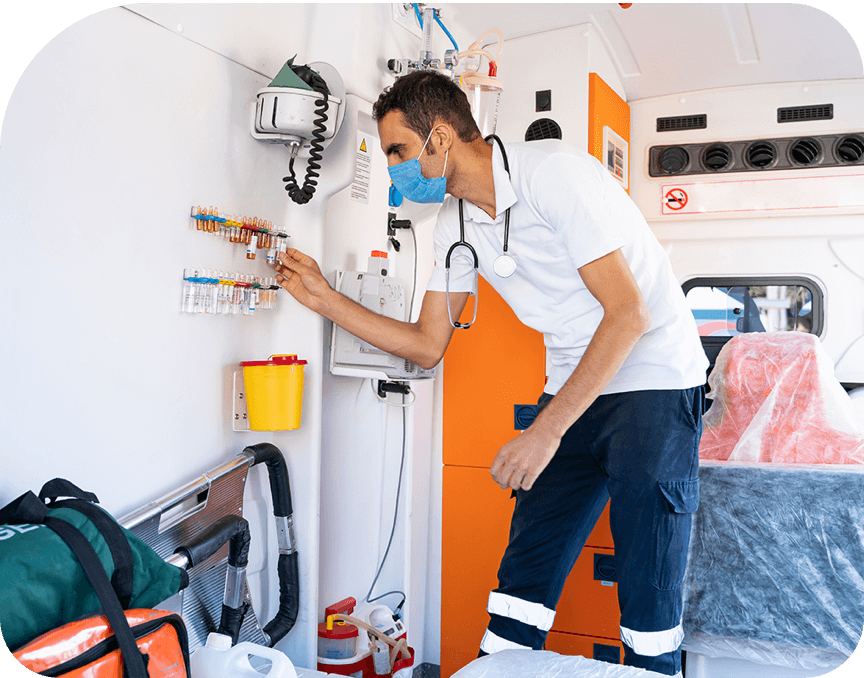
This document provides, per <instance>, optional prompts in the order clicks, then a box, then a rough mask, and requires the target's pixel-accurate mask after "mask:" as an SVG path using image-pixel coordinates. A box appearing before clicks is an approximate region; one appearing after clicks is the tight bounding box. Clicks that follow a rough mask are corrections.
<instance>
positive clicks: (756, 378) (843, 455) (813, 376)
mask: <svg viewBox="0 0 864 678" xmlns="http://www.w3.org/2000/svg"><path fill="white" fill-rule="evenodd" d="M708 383H709V386H710V387H711V393H710V395H709V397H712V398H713V399H714V403H713V404H712V406H711V408H710V409H709V410H708V411H707V412H706V413H705V417H704V424H705V432H704V434H703V436H702V441H701V444H700V448H699V456H700V458H702V459H713V460H718V461H751V462H767V463H785V464H862V463H864V422H862V421H861V418H860V414H859V412H858V410H857V408H855V407H854V406H853V404H852V401H851V399H850V398H849V396H848V395H847V394H846V392H845V391H844V390H843V387H842V386H841V385H840V383H839V382H838V381H837V379H836V378H835V377H834V365H833V363H832V361H831V358H830V357H829V356H828V354H827V353H826V352H825V349H824V348H823V347H822V343H821V342H820V341H819V338H818V337H816V336H814V335H812V334H803V333H800V332H767V333H766V332H754V333H750V334H741V335H738V336H735V337H733V338H732V339H731V340H730V341H729V342H728V343H727V344H726V345H725V346H724V347H723V349H722V350H721V351H720V354H719V356H718V357H717V363H716V365H715V366H714V370H713V371H712V372H711V377H710V378H709V381H708Z"/></svg>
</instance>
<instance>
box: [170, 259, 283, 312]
mask: <svg viewBox="0 0 864 678" xmlns="http://www.w3.org/2000/svg"><path fill="white" fill-rule="evenodd" d="M183 280H184V283H183V302H182V309H181V310H182V311H183V313H221V314H224V315H254V314H255V312H256V311H266V310H269V309H273V308H276V290H278V289H279V286H278V285H277V284H276V278H259V277H257V276H253V275H245V274H243V273H224V272H221V271H212V270H210V269H206V268H187V269H185V270H184V271H183Z"/></svg>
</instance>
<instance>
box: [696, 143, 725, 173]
mask: <svg viewBox="0 0 864 678" xmlns="http://www.w3.org/2000/svg"><path fill="white" fill-rule="evenodd" d="M731 162H732V149H731V148H729V147H728V146H727V145H726V144H712V145H711V146H709V147H708V148H706V149H705V152H704V153H703V154H702V164H704V165H705V167H706V168H707V169H709V170H711V171H712V172H718V171H720V170H722V169H726V168H727V167H729V164H730V163H731Z"/></svg>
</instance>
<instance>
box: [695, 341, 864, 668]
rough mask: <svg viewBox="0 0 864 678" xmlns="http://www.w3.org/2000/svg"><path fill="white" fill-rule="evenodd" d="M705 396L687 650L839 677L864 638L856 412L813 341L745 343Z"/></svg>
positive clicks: (723, 360)
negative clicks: (709, 400) (836, 671)
mask: <svg viewBox="0 0 864 678" xmlns="http://www.w3.org/2000/svg"><path fill="white" fill-rule="evenodd" d="M709 385H710V387H711V395H712V397H713V398H714V403H713V404H712V406H711V409H709V411H708V412H706V414H705V434H704V435H703V437H702V441H701V445H700V453H699V456H700V459H701V460H702V463H701V468H700V472H699V485H700V502H699V510H698V511H697V512H696V513H695V514H694V518H693V528H692V533H691V539H690V556H689V562H688V567H687V574H686V576H685V580H684V619H683V623H684V629H685V633H686V636H685V639H684V644H683V647H684V649H686V650H689V651H692V652H697V653H699V654H703V655H707V656H709V657H732V658H739V659H745V660H748V661H752V662H757V663H761V664H773V665H778V666H788V667H794V668H803V669H814V668H833V667H835V666H839V665H840V664H842V663H843V661H844V660H845V659H846V658H847V657H848V656H849V655H850V654H851V653H852V651H853V650H854V649H855V648H856V646H857V645H858V642H859V640H860V638H861V634H862V629H864V466H861V465H860V464H861V462H862V461H864V422H862V421H861V420H860V417H859V411H857V410H856V409H855V408H854V407H853V405H852V402H851V400H850V399H849V397H848V395H846V393H845V392H844V390H843V388H842V386H841V385H840V384H839V383H838V382H837V380H836V379H835V378H834V366H833V364H832V363H831V360H830V358H829V357H828V356H827V354H826V353H825V350H824V349H823V347H822V345H821V342H820V341H819V340H818V338H816V337H815V336H812V335H806V334H799V333H794V332H786V333H773V334H772V333H758V334H757V333H754V334H746V335H740V336H736V337H734V338H733V339H732V340H731V341H730V342H729V343H728V344H726V346H724V348H723V350H722V351H721V352H720V355H719V356H718V359H717V364H716V366H715V368H714V371H713V372H712V373H711V378H710V380H709ZM706 460H715V461H706ZM735 462H742V463H735ZM748 462H751V463H748ZM752 462H758V463H752Z"/></svg>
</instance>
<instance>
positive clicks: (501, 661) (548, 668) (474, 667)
mask: <svg viewBox="0 0 864 678" xmlns="http://www.w3.org/2000/svg"><path fill="white" fill-rule="evenodd" d="M452 678H669V676H662V674H659V673H655V672H654V671H646V670H645V669H637V668H635V667H633V666H622V665H621V664H608V663H606V662H598V661H596V660H594V659H586V658H585V657H579V656H572V657H571V656H569V655H560V654H556V653H555V652H547V651H539V650H502V651H501V652H496V653H495V654H490V655H487V656H486V657H481V658H480V659H475V660H474V661H473V662H471V663H470V664H468V666H465V667H463V668H461V669H459V670H458V671H457V672H456V673H454V674H453V677H452Z"/></svg>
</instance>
